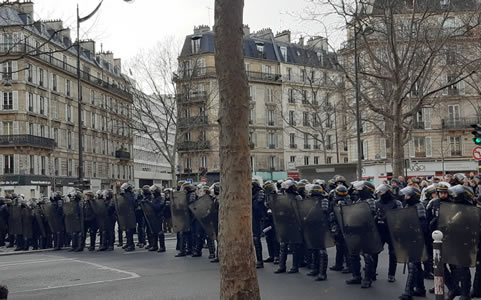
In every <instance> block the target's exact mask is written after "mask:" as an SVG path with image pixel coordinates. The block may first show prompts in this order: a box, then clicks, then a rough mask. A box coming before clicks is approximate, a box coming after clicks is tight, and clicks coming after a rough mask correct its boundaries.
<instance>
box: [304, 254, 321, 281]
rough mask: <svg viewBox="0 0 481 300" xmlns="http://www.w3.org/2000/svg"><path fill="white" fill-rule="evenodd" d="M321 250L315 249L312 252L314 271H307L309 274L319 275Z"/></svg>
mask: <svg viewBox="0 0 481 300" xmlns="http://www.w3.org/2000/svg"><path fill="white" fill-rule="evenodd" d="M319 260H320V257H319V250H314V251H313V253H312V268H311V269H312V271H311V272H309V273H307V276H317V275H318V274H319Z"/></svg>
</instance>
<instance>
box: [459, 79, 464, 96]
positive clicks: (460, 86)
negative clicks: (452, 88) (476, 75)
mask: <svg viewBox="0 0 481 300" xmlns="http://www.w3.org/2000/svg"><path fill="white" fill-rule="evenodd" d="M458 90H459V94H460V95H465V94H466V91H465V90H466V84H465V82H464V80H461V81H460V82H458Z"/></svg>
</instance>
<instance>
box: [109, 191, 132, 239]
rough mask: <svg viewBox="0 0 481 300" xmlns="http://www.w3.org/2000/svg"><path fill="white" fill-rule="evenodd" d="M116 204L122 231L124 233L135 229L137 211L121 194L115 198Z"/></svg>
mask: <svg viewBox="0 0 481 300" xmlns="http://www.w3.org/2000/svg"><path fill="white" fill-rule="evenodd" d="M114 203H115V209H116V211H117V218H118V222H119V227H120V229H121V230H122V231H126V230H127V229H135V227H136V224H137V222H136V218H135V211H134V209H133V208H132V207H131V206H130V204H129V203H128V202H127V200H126V199H125V198H124V197H123V196H122V195H121V194H119V195H117V197H115V202H114Z"/></svg>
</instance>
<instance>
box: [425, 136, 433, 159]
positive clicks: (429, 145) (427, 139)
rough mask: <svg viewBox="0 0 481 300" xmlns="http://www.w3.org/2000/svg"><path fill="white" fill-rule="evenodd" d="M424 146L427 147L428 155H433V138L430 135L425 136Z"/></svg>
mask: <svg viewBox="0 0 481 300" xmlns="http://www.w3.org/2000/svg"><path fill="white" fill-rule="evenodd" d="M424 147H426V157H433V147H432V139H431V137H430V136H427V137H425V138H424Z"/></svg>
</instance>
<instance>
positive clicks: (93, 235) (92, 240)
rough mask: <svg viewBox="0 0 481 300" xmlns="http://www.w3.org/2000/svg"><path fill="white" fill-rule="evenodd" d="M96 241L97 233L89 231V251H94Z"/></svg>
mask: <svg viewBox="0 0 481 300" xmlns="http://www.w3.org/2000/svg"><path fill="white" fill-rule="evenodd" d="M96 240H97V233H96V232H92V230H91V231H90V246H89V251H95V243H96Z"/></svg>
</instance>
